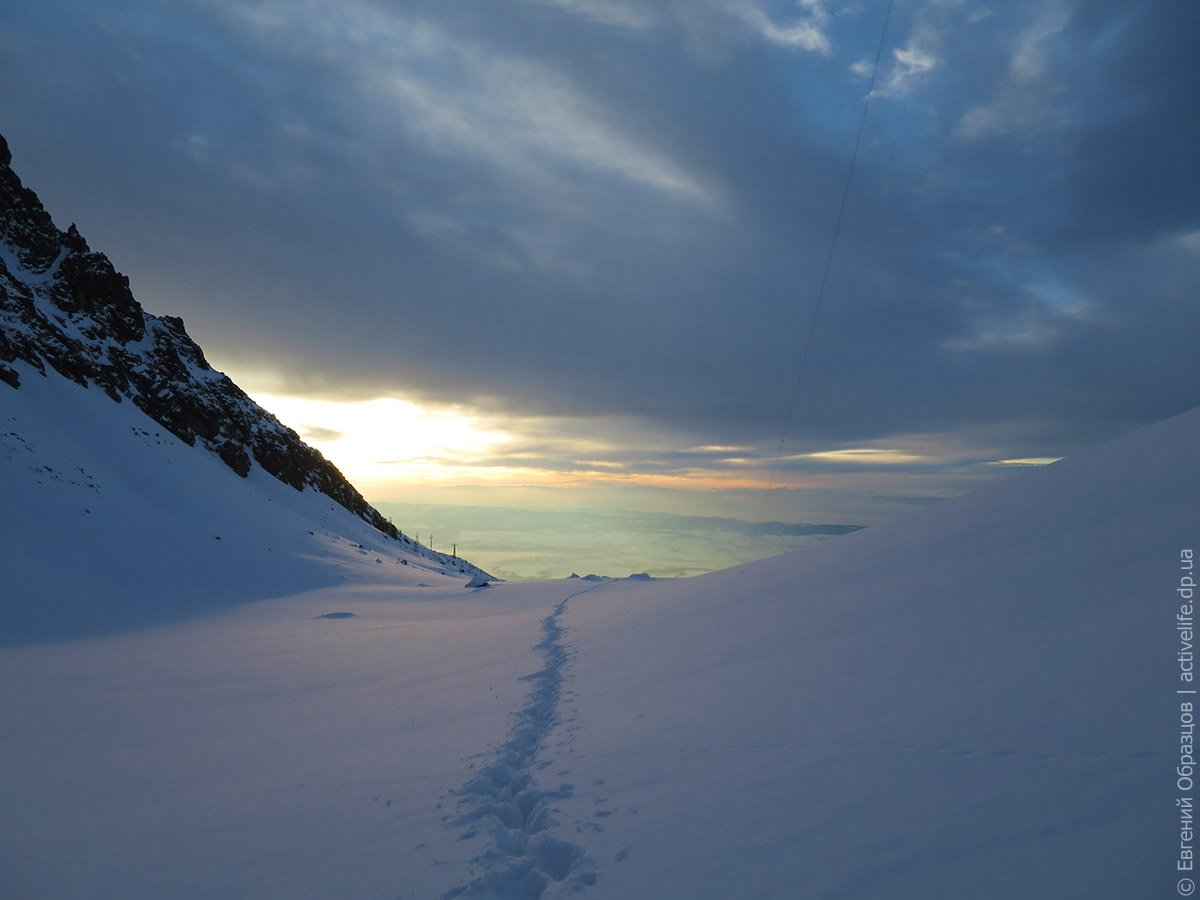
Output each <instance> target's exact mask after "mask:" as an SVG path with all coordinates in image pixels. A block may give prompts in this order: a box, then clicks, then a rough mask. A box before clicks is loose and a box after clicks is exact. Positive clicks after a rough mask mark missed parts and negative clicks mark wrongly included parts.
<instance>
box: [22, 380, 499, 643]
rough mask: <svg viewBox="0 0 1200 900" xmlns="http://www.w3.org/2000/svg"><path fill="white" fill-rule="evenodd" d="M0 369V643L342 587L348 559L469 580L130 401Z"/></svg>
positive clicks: (441, 558)
mask: <svg viewBox="0 0 1200 900" xmlns="http://www.w3.org/2000/svg"><path fill="white" fill-rule="evenodd" d="M13 367H14V369H15V370H17V371H19V372H20V373H21V375H22V387H21V389H20V390H12V389H11V388H9V387H7V386H5V385H0V398H2V399H3V404H2V405H0V496H3V498H4V501H3V502H4V516H3V517H0V573H2V578H3V583H4V590H3V600H2V601H0V614H2V615H3V624H2V625H0V646H4V645H6V644H12V643H20V642H26V641H31V640H50V639H59V638H63V637H69V636H72V635H78V634H86V633H92V632H106V631H114V630H125V629H129V628H132V627H138V626H142V625H146V624H150V623H154V622H165V621H170V620H172V619H176V618H180V617H189V616H195V615H200V614H207V613H211V612H212V611H213V610H216V609H220V608H222V607H224V606H228V605H230V604H232V603H238V602H244V601H249V600H258V599H265V598H268V597H277V596H281V595H285V594H294V593H296V592H299V591H303V590H309V589H313V588H319V587H325V586H329V585H334V584H342V583H344V582H345V581H346V579H347V578H349V577H351V576H349V575H348V570H347V569H346V562H347V557H349V558H351V559H357V558H360V557H361V558H368V559H369V560H371V561H372V563H373V564H374V565H376V566H377V567H379V568H383V567H392V568H398V569H402V570H406V571H407V570H411V571H412V573H413V574H412V576H411V579H410V580H414V581H420V580H423V579H424V580H428V579H430V578H431V577H434V578H441V577H443V576H444V575H452V576H453V577H454V579H455V580H456V581H457V582H462V583H465V582H466V581H467V580H468V579H469V578H471V577H472V576H474V575H477V574H479V570H478V569H476V568H475V567H474V566H472V565H470V564H469V563H467V562H466V561H464V560H461V559H452V558H450V557H448V556H445V555H444V554H440V553H433V552H432V551H429V550H427V549H425V548H423V547H418V546H417V545H415V544H413V543H411V542H409V541H407V540H406V539H405V538H404V537H403V536H401V537H400V539H399V540H395V539H392V538H390V537H388V536H387V535H385V534H383V533H382V532H380V531H378V530H377V529H375V528H373V527H371V526H370V525H369V524H368V523H366V522H365V521H363V520H362V519H360V518H358V517H357V516H355V515H353V514H352V513H351V512H350V511H348V510H347V509H345V508H344V507H342V506H340V505H339V504H337V503H335V502H334V501H333V500H332V499H331V498H329V497H327V496H326V495H324V494H321V493H319V492H317V491H314V490H311V489H310V490H305V491H297V490H294V489H293V488H291V487H289V486H288V485H286V484H284V483H283V482H281V481H279V480H278V479H276V478H273V477H271V476H270V475H269V474H267V473H266V472H265V471H264V470H263V469H262V468H261V466H259V465H258V464H257V463H253V464H252V465H251V468H250V470H249V472H248V473H247V476H246V477H245V478H239V477H237V476H236V475H234V474H233V473H232V472H230V471H229V469H228V468H227V467H226V466H225V464H224V463H223V462H222V461H221V460H220V459H219V458H217V457H216V456H215V455H213V454H211V453H206V452H203V451H200V450H198V449H197V448H195V447H189V446H188V445H187V444H185V443H183V442H182V441H181V440H179V439H178V438H177V437H175V436H174V435H173V434H171V433H170V432H169V431H167V430H166V429H165V428H163V427H161V426H159V425H157V424H156V423H155V422H153V421H152V420H150V419H148V418H147V417H146V416H145V415H144V414H143V413H142V412H141V411H140V410H139V409H138V408H137V407H135V406H134V405H133V404H132V403H119V404H118V403H114V402H113V401H112V400H111V399H110V398H109V397H107V396H106V395H105V394H103V393H102V392H100V391H98V390H96V389H95V388H91V389H88V388H85V387H82V386H80V385H77V384H75V383H73V382H71V381H68V380H66V379H65V378H63V377H62V376H60V375H58V374H57V373H56V372H54V371H53V370H50V371H48V372H47V373H45V375H44V376H43V375H42V374H40V373H38V372H37V371H35V370H31V369H29V368H28V367H26V366H25V364H24V363H21V362H16V363H13ZM376 559H378V560H379V562H378V563H374V560H376ZM355 577H357V576H355Z"/></svg>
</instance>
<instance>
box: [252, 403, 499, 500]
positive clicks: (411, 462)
mask: <svg viewBox="0 0 1200 900" xmlns="http://www.w3.org/2000/svg"><path fill="white" fill-rule="evenodd" d="M254 400H255V401H256V402H257V403H259V404H260V405H261V406H263V407H264V408H265V409H268V410H270V411H271V412H272V413H274V414H275V416H276V418H278V419H279V421H281V422H283V424H285V425H287V426H288V427H289V428H293V429H295V430H296V431H297V432H298V433H299V434H300V437H301V438H302V439H303V440H304V441H305V443H307V444H309V445H310V446H312V447H315V448H316V449H317V450H319V451H321V453H323V454H324V455H325V456H326V458H328V459H329V460H331V461H332V462H333V463H334V465H336V466H337V467H338V468H339V469H341V470H342V473H343V474H344V475H345V476H346V477H347V478H349V479H350V480H351V481H352V482H355V483H357V484H363V483H372V482H379V481H395V480H405V481H409V482H424V481H430V480H440V479H442V478H445V477H446V476H447V475H448V474H449V473H450V472H452V471H458V470H460V468H461V467H462V466H472V465H473V464H475V463H477V462H478V461H479V460H481V459H483V458H485V457H486V456H488V455H489V453H490V452H491V450H492V448H494V447H496V446H498V445H500V444H503V443H505V442H507V441H508V440H509V439H510V437H509V435H506V434H502V433H499V432H495V431H486V430H484V429H482V428H480V427H479V426H478V425H477V424H476V422H475V420H473V419H472V418H470V417H468V416H463V415H459V414H457V413H453V412H441V411H432V410H427V409H422V408H421V407H420V406H417V405H416V404H415V403H409V402H407V401H405V400H396V399H393V398H381V399H379V400H369V401H364V402H358V403H334V402H329V401H324V400H309V399H305V398H303V397H282V396H274V395H270V394H256V395H254Z"/></svg>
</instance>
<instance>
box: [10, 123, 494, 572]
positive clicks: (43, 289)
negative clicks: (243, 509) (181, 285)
mask: <svg viewBox="0 0 1200 900" xmlns="http://www.w3.org/2000/svg"><path fill="white" fill-rule="evenodd" d="M11 162H12V154H11V153H10V152H9V148H8V143H7V141H5V140H4V138H3V136H0V382H3V383H4V384H3V385H0V391H5V390H11V389H19V388H20V384H21V378H20V373H19V372H18V370H17V368H16V367H15V366H14V363H16V362H17V361H18V360H20V361H22V362H24V363H27V364H28V365H30V366H32V367H33V368H34V369H35V370H37V371H40V372H42V373H43V374H45V372H46V369H47V367H49V368H51V369H54V370H55V371H57V372H59V373H60V374H62V375H63V376H65V377H67V378H69V379H71V380H72V381H74V382H76V383H78V384H81V385H85V386H88V387H95V388H98V389H99V390H102V391H104V392H105V393H106V394H108V396H110V397H111V398H112V399H113V400H114V401H117V402H125V401H128V402H131V403H134V404H135V405H136V406H137V407H138V408H139V409H141V410H142V411H143V412H144V413H145V414H146V415H148V416H149V417H150V418H151V419H154V421H156V422H158V423H159V424H160V425H162V426H163V427H164V428H166V429H167V430H168V431H170V432H171V433H172V434H174V435H175V436H176V437H178V438H179V439H180V440H182V441H184V442H185V443H187V444H189V445H192V446H199V447H203V448H205V449H207V450H208V451H210V452H212V453H215V454H216V455H217V456H219V457H220V458H221V459H222V460H223V461H224V462H225V464H226V465H227V466H229V468H230V469H232V470H233V471H234V472H236V473H237V474H238V475H241V476H242V477H245V476H247V475H248V474H249V472H250V470H251V467H252V465H253V463H254V462H257V463H258V465H260V466H262V468H263V469H265V470H266V471H267V472H269V473H271V474H272V475H274V476H275V477H276V478H278V479H279V480H280V481H283V482H285V483H287V484H289V485H291V486H292V487H294V488H296V489H297V490H304V489H306V488H310V489H313V490H317V491H320V492H321V493H323V494H325V495H327V496H329V497H331V498H332V499H333V500H335V501H337V502H338V503H340V504H341V505H342V506H344V507H346V508H347V509H349V510H350V511H351V512H353V513H355V514H356V515H358V516H359V517H360V518H362V519H364V520H365V521H366V522H368V523H370V524H371V525H373V526H374V527H375V528H377V529H379V531H381V532H383V533H385V534H387V535H389V536H391V537H393V538H398V539H402V538H401V536H400V535H399V533H398V532H397V530H396V528H395V526H393V525H392V524H391V523H390V522H388V521H387V520H386V519H385V518H384V517H383V516H382V515H381V514H380V513H379V512H378V511H376V510H375V509H373V508H372V507H371V506H370V505H369V504H368V503H367V501H366V500H364V499H363V497H362V495H361V494H359V493H358V491H357V490H355V489H354V487H353V486H352V485H351V484H350V483H349V482H348V481H346V479H345V478H344V477H343V476H342V474H341V472H339V471H338V469H337V467H336V466H334V465H333V463H331V462H329V460H327V459H325V457H323V456H322V455H321V454H320V453H319V452H317V451H316V450H314V449H313V448H311V447H309V446H308V445H307V444H305V443H304V442H303V441H301V440H300V437H299V436H298V435H297V434H296V432H294V431H292V430H291V429H290V428H287V427H285V426H284V425H283V424H281V423H280V422H279V420H278V419H276V418H275V417H274V416H272V415H271V414H270V413H268V412H267V411H266V410H264V409H263V408H262V407H260V406H259V405H258V404H256V403H255V402H254V401H253V400H251V399H250V398H249V397H248V396H246V394H245V393H244V392H243V391H242V390H241V388H239V387H238V386H237V385H236V384H234V383H233V381H231V380H230V379H229V378H228V377H227V376H225V375H223V374H222V373H220V372H217V371H216V370H214V369H213V368H212V367H211V366H210V365H209V364H208V361H207V360H205V358H204V353H203V352H202V351H201V349H200V348H199V347H198V346H197V345H196V343H195V342H194V341H193V340H192V339H191V338H190V337H188V334H187V331H186V330H185V329H184V326H183V320H182V319H178V318H175V317H173V316H153V315H150V314H148V313H146V312H145V311H144V310H143V309H142V307H141V305H140V304H139V303H138V302H137V300H135V299H134V296H133V293H132V291H130V288H129V279H128V278H126V277H125V276H124V275H122V274H121V273H120V272H118V271H116V269H114V268H113V265H112V263H110V262H109V260H108V258H107V257H106V256H105V255H104V254H103V253H96V252H94V251H92V250H91V249H90V248H89V247H88V244H87V241H86V240H84V238H83V236H82V235H81V234H80V233H79V232H78V230H77V229H76V228H75V226H74V225H71V226H70V227H69V228H68V229H67V230H66V231H65V232H64V231H60V230H59V229H58V228H57V227H55V225H54V223H53V221H51V218H50V216H49V214H48V213H47V212H46V210H45V209H43V207H42V203H41V201H40V200H39V199H38V197H37V195H36V194H35V193H34V192H33V191H31V190H30V189H29V188H27V187H25V186H24V185H23V184H21V180H20V179H19V178H18V177H17V175H16V173H15V172H13V170H12V168H11V165H10V164H11ZM472 569H473V567H472Z"/></svg>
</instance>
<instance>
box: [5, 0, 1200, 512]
mask: <svg viewBox="0 0 1200 900" xmlns="http://www.w3.org/2000/svg"><path fill="white" fill-rule="evenodd" d="M1197 40H1200V5H1198V4H1195V3H1189V2H1169V0H1168V2H1149V3H1145V2H1116V0H1111V2H1110V0H1095V2H1056V0H1037V2H1023V0H1011V2H1003V3H999V2H993V3H984V2H976V0H895V2H894V4H892V6H891V7H890V9H889V7H888V4H887V3H885V2H882V0H879V2H877V0H861V2H859V0H846V2H841V0H799V2H794V0H792V2H783V0H779V2H775V0H463V2H445V0H436V2H435V0H409V2H385V0H342V2H338V3H331V2H316V0H295V2H289V0H160V2H151V0H119V2H115V0H113V2H110V0H89V2H87V3H83V2H78V0H76V2H64V0H9V2H8V3H7V4H6V13H5V15H4V22H3V24H0V83H2V84H3V90H2V91H0V132H3V133H4V134H5V135H6V137H7V138H8V141H9V144H10V145H11V147H12V150H13V153H14V161H13V165H14V168H15V169H16V170H17V172H18V173H19V174H20V175H21V176H22V178H23V179H24V180H25V182H26V183H27V184H29V185H30V186H32V187H33V188H34V189H35V190H37V191H38V192H39V194H40V195H41V197H42V199H43V201H44V202H45V203H46V205H47V207H48V208H49V209H50V211H51V212H52V213H53V215H54V216H55V218H56V221H57V222H58V224H59V225H60V227H65V226H66V225H67V224H68V223H69V222H72V221H74V222H77V223H78V225H79V227H80V229H81V231H82V232H83V233H84V234H85V236H87V237H88V239H89V240H90V242H91V244H92V246H93V247H95V248H97V249H101V250H104V251H105V252H107V253H108V255H109V256H110V257H111V258H112V259H113V261H114V263H115V264H116V265H117V267H118V268H119V269H121V270H122V271H124V272H126V273H127V274H128V275H129V276H130V277H131V280H132V283H133V286H134V290H135V293H136V294H137V296H138V297H139V299H140V300H141V301H142V303H143V304H144V305H145V306H146V307H147V308H148V309H149V310H150V311H151V312H154V313H159V314H177V315H182V316H183V318H184V319H185V321H186V322H187V325H188V328H189V331H190V332H191V334H192V335H193V337H195V338H196V339H197V340H198V341H199V342H200V344H201V345H202V346H203V347H204V348H205V350H206V352H207V353H208V356H209V358H210V360H211V361H212V362H213V364H214V365H216V366H217V367H218V368H221V369H223V370H224V371H226V372H228V373H229V374H230V375H231V376H233V377H234V379H235V380H237V381H238V382H239V383H240V384H242V385H243V386H244V387H246V388H247V389H248V390H249V391H250V392H251V393H252V394H254V395H255V396H256V397H259V398H260V399H261V400H262V401H263V402H264V403H265V404H266V405H267V406H268V407H269V408H271V409H273V411H275V412H276V413H277V414H278V415H280V417H281V418H283V419H284V420H285V421H287V422H288V424H291V425H293V426H294V427H297V428H298V430H300V431H301V432H302V433H303V434H305V435H306V436H307V437H308V439H309V440H310V441H311V442H313V443H314V444H315V445H316V446H318V447H320V448H321V449H322V450H323V451H324V452H326V453H327V455H329V456H331V458H333V459H334V460H335V461H336V462H338V463H339V464H340V465H342V467H343V468H344V469H345V470H346V471H347V473H348V474H350V475H351V477H352V479H353V480H355V481H356V483H358V484H359V486H360V487H361V488H362V489H363V490H364V492H365V493H366V494H367V496H368V497H369V498H372V499H378V500H407V501H420V502H433V501H438V500H442V501H454V502H473V503H474V502H491V501H489V500H488V499H487V498H489V497H491V498H502V499H495V501H494V502H497V503H499V502H502V503H503V504H504V505H509V506H512V505H519V504H520V503H528V504H554V503H567V502H570V503H578V504H584V503H592V504H602V505H608V506H613V507H627V508H633V507H635V506H640V507H642V508H647V509H650V508H655V509H665V510H669V511H675V512H691V513H697V512H707V513H710V514H713V515H732V516H740V517H743V518H750V519H754V518H755V517H756V516H757V515H760V514H763V515H765V516H766V518H769V519H779V520H805V521H835V522H857V523H867V524H869V523H870V522H873V521H879V520H882V519H886V518H889V517H891V516H894V515H897V514H899V513H901V512H903V511H905V510H908V509H912V508H915V507H918V506H920V505H922V504H925V503H928V502H931V501H932V500H935V499H936V498H939V497H944V496H949V495H953V494H955V493H959V492H961V491H963V490H967V489H970V488H971V487H974V486H976V485H979V484H982V483H985V482H987V481H989V480H994V479H995V478H998V477H1001V476H1002V475H1006V474H1010V473H1011V472H1012V471H1014V470H1015V469H1019V468H1020V464H1019V463H1020V461H1029V460H1043V459H1050V458H1055V457H1059V456H1063V455H1067V454H1070V453H1072V452H1076V451H1078V450H1079V449H1081V448H1083V447H1086V446H1088V445H1091V444H1094V443H1096V442H1099V441H1101V440H1104V439H1107V438H1110V437H1113V436H1115V435H1117V434H1120V433H1122V432H1124V431H1127V430H1130V429H1131V428H1134V427H1137V426H1139V425H1141V424H1144V423H1148V422H1151V421H1154V420H1157V419H1161V418H1164V417H1167V416H1170V415H1173V414H1175V413H1177V412H1181V411H1183V410H1185V409H1188V408H1191V407H1193V406H1195V405H1197V404H1200V366H1197V364H1196V358H1197V355H1198V353H1197V349H1198V343H1197V342H1198V339H1200V328H1198V327H1197V326H1198V325H1200V321H1198V320H1200V303H1198V302H1197V301H1198V299H1200V298H1198V296H1197V295H1198V289H1200V165H1198V164H1197V151H1198V148H1200V103H1198V101H1197V91H1196V85H1197V84H1200V56H1197V54H1196V52H1195V49H1196V46H1197ZM877 61H878V64H876V63H877ZM768 486H772V487H774V488H775V490H774V491H772V492H771V493H770V494H769V495H768V494H766V493H764V489H765V488H767V487H768ZM768 497H769V502H768V503H767V504H766V507H765V511H764V512H760V508H761V507H762V502H763V500H765V499H766V498H768ZM481 498H483V499H482V500H481Z"/></svg>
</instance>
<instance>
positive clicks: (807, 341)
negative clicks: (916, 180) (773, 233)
mask: <svg viewBox="0 0 1200 900" xmlns="http://www.w3.org/2000/svg"><path fill="white" fill-rule="evenodd" d="M893 3H894V0H888V5H887V9H886V10H885V11H884V15H883V25H882V27H881V28H880V30H879V45H878V47H877V48H876V50H875V63H874V65H873V66H872V67H871V82H870V86H869V87H868V88H867V94H866V97H865V98H864V100H863V109H862V116H861V118H860V119H859V123H858V134H857V136H856V137H855V139H854V151H853V153H852V154H851V156H850V168H849V170H848V171H847V172H846V181H845V184H844V185H843V187H842V197H841V202H840V203H839V204H838V214H837V219H836V220H835V221H834V226H833V235H832V237H831V239H830V241H829V251H828V252H827V253H826V255H825V265H824V268H823V270H822V272H821V281H820V285H819V287H818V288H817V297H816V301H815V302H814V303H813V310H812V315H811V317H810V318H809V322H808V329H807V331H806V333H805V336H804V343H803V344H802V345H801V350H800V362H799V365H798V367H797V371H796V381H795V383H794V385H793V386H792V395H791V399H790V400H789V401H788V408H787V414H786V415H785V416H784V421H783V432H782V434H781V435H780V438H779V446H778V448H777V449H776V451H775V459H774V461H773V462H772V464H771V475H770V478H769V480H768V482H767V486H766V487H765V488H764V489H763V492H762V499H761V502H760V503H759V508H758V517H757V519H756V520H755V523H754V527H753V528H752V529H751V531H750V535H749V540H748V542H747V547H746V556H745V558H744V560H743V565H744V564H745V563H746V562H749V561H750V559H749V558H750V554H751V553H752V552H753V548H754V541H755V540H756V539H757V537H758V532H759V531H760V530H761V528H762V524H763V518H764V516H765V515H766V508H767V499H768V497H770V494H771V491H773V490H774V489H775V481H776V479H777V478H778V475H779V462H780V460H781V459H782V458H783V448H784V445H785V444H786V443H787V437H788V432H789V431H790V430H791V424H792V418H793V416H794V415H795V411H796V400H797V399H798V398H799V396H800V384H801V382H802V381H803V380H804V372H805V370H806V369H807V367H808V357H809V352H810V351H811V349H812V344H813V336H814V334H815V333H816V330H817V320H818V318H819V317H820V314H821V306H822V304H823V302H824V300H825V291H826V289H827V288H828V286H829V273H830V271H832V269H833V259H834V256H835V254H836V253H837V247H838V239H839V237H840V236H841V233H842V224H843V222H844V220H845V216H846V206H847V204H848V201H849V198H850V187H851V185H852V184H853V183H854V172H855V169H856V168H857V167H858V159H859V155H860V152H861V150H862V140H863V134H864V133H865V132H866V129H867V114H868V113H869V112H870V109H871V98H872V97H873V96H874V94H875V82H876V81H877V80H878V78H879V63H880V61H881V60H882V59H883V48H884V45H885V43H886V39H887V30H888V24H889V23H890V22H891V18H892V6H893Z"/></svg>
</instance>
